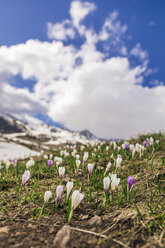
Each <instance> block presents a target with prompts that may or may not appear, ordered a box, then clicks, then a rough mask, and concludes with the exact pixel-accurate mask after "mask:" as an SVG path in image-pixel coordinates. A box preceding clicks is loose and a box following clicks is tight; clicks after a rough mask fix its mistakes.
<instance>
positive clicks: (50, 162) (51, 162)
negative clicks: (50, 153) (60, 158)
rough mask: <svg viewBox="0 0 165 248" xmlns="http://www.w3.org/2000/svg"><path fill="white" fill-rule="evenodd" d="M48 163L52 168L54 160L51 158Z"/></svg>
mask: <svg viewBox="0 0 165 248" xmlns="http://www.w3.org/2000/svg"><path fill="white" fill-rule="evenodd" d="M47 163H48V167H49V169H50V168H51V167H52V164H53V160H51V159H49V160H48V161H47Z"/></svg>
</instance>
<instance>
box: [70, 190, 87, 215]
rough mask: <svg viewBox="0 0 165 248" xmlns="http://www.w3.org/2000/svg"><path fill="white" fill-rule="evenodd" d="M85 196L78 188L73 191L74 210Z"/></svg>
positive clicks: (72, 206)
mask: <svg viewBox="0 0 165 248" xmlns="http://www.w3.org/2000/svg"><path fill="white" fill-rule="evenodd" d="M83 198H84V194H82V193H80V192H79V191H78V190H75V191H73V193H72V205H71V208H72V210H75V209H76V208H77V207H78V206H79V204H80V202H81V201H82V199H83Z"/></svg>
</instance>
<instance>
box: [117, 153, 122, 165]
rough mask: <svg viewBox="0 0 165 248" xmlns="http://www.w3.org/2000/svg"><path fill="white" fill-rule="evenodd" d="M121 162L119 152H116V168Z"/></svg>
mask: <svg viewBox="0 0 165 248" xmlns="http://www.w3.org/2000/svg"><path fill="white" fill-rule="evenodd" d="M121 162H122V157H121V155H120V154H118V155H117V159H116V168H118V167H120V166H121Z"/></svg>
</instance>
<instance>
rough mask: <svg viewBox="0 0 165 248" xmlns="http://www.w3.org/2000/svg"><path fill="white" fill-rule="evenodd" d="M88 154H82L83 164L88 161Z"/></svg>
mask: <svg viewBox="0 0 165 248" xmlns="http://www.w3.org/2000/svg"><path fill="white" fill-rule="evenodd" d="M88 155H89V154H88V152H85V153H84V156H83V163H85V162H86V161H87V159H88Z"/></svg>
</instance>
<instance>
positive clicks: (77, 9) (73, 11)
mask: <svg viewBox="0 0 165 248" xmlns="http://www.w3.org/2000/svg"><path fill="white" fill-rule="evenodd" d="M95 9H96V5H95V4H94V3H89V2H81V1H73V2H72V3H71V8H70V15H71V18H72V21H73V24H74V26H75V27H79V24H80V22H81V21H82V20H83V19H84V18H85V17H86V16H87V15H88V14H89V13H90V12H92V11H94V10H95Z"/></svg>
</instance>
